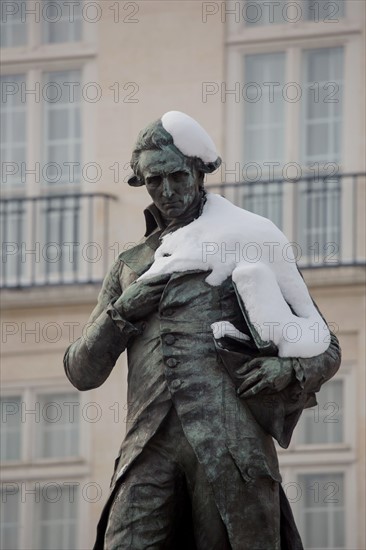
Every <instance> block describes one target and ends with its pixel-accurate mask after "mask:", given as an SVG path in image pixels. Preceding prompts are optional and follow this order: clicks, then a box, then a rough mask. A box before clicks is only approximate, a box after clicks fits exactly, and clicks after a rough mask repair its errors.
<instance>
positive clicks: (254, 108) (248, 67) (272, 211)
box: [242, 52, 285, 227]
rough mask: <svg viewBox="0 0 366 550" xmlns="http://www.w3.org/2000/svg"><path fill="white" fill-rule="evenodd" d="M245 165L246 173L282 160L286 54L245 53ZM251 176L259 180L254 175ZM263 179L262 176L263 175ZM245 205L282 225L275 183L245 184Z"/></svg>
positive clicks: (264, 168)
mask: <svg viewBox="0 0 366 550" xmlns="http://www.w3.org/2000/svg"><path fill="white" fill-rule="evenodd" d="M244 74H245V85H246V91H245V95H246V98H247V101H246V103H245V107H246V109H245V114H244V164H245V166H246V167H247V170H246V172H247V173H250V170H251V168H250V167H251V166H253V171H254V172H257V170H259V171H261V173H267V172H269V171H270V170H271V171H272V168H270V166H271V167H272V166H274V167H275V166H277V165H280V164H281V163H283V161H284V130H285V100H284V98H283V95H282V87H283V84H284V81H285V54H284V53H282V52H279V53H270V54H255V55H247V56H245V73H244ZM253 179H258V178H255V176H254V178H253ZM264 179H265V178H264ZM242 202H243V206H244V208H246V209H247V210H251V211H252V212H255V213H256V214H260V215H262V216H265V217H268V218H270V219H271V220H272V221H274V222H275V223H276V224H277V225H278V226H279V227H281V226H282V210H281V207H282V206H281V205H282V190H281V187H280V186H279V185H278V183H272V182H268V183H265V184H258V183H255V185H254V184H253V185H252V184H248V185H246V186H245V187H244V189H243V194H242Z"/></svg>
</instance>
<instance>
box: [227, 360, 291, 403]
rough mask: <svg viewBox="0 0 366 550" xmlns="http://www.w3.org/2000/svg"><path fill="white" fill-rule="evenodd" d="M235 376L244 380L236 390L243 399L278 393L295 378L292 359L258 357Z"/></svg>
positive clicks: (246, 364)
mask: <svg viewBox="0 0 366 550" xmlns="http://www.w3.org/2000/svg"><path fill="white" fill-rule="evenodd" d="M237 374H238V375H239V376H240V377H244V378H245V379H244V381H243V382H242V384H241V385H240V386H239V389H238V390H237V393H238V395H239V396H240V397H243V398H248V397H253V395H257V394H258V393H265V394H268V393H276V392H279V391H281V390H283V389H284V388H286V387H287V386H288V385H289V384H290V383H291V382H292V381H293V380H294V378H295V373H294V370H293V367H292V359H291V358H288V357H258V358H256V359H252V361H249V362H248V363H245V365H243V367H241V368H240V369H239V370H238V371H237Z"/></svg>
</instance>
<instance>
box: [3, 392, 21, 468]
mask: <svg viewBox="0 0 366 550" xmlns="http://www.w3.org/2000/svg"><path fill="white" fill-rule="evenodd" d="M0 404H1V432H0V442H1V446H0V459H1V461H7V460H20V458H21V408H20V407H21V400H20V397H19V396H12V397H1V399H0Z"/></svg>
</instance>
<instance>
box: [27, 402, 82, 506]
mask: <svg viewBox="0 0 366 550" xmlns="http://www.w3.org/2000/svg"><path fill="white" fill-rule="evenodd" d="M38 401H39V403H40V410H41V422H40V424H39V425H38V437H37V457H38V458H63V457H69V456H70V457H71V456H75V457H76V456H79V434H80V428H79V425H80V422H79V396H78V394H76V393H58V394H47V395H39V396H38ZM53 510H54V508H53Z"/></svg>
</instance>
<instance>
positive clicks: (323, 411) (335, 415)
mask: <svg viewBox="0 0 366 550" xmlns="http://www.w3.org/2000/svg"><path fill="white" fill-rule="evenodd" d="M317 401H318V405H317V406H316V407H312V408H311V409H306V410H305V411H304V412H303V414H302V417H301V419H300V422H299V424H298V426H297V428H296V431H297V443H299V444H302V445H309V444H337V443H343V441H344V422H343V401H344V381H343V380H342V379H340V380H337V379H332V380H329V382H327V383H326V384H324V385H323V386H322V388H321V390H320V392H319V393H318V394H317Z"/></svg>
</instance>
